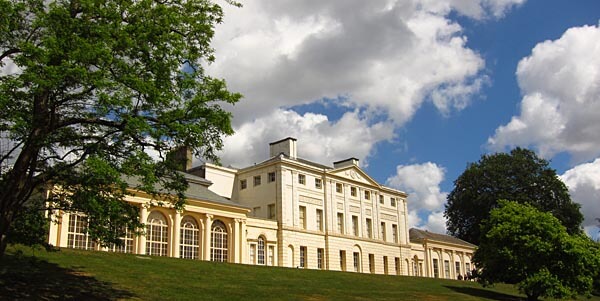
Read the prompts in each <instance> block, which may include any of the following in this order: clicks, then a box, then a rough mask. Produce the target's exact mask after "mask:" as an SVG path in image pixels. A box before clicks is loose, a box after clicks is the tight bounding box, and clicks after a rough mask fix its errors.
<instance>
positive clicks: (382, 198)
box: [379, 194, 385, 205]
mask: <svg viewBox="0 0 600 301" xmlns="http://www.w3.org/2000/svg"><path fill="white" fill-rule="evenodd" d="M379 204H381V205H383V204H385V201H384V197H383V195H381V194H380V195H379Z"/></svg>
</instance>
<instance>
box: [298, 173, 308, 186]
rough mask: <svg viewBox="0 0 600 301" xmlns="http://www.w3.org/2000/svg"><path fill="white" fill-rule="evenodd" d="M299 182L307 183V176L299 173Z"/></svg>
mask: <svg viewBox="0 0 600 301" xmlns="http://www.w3.org/2000/svg"><path fill="white" fill-rule="evenodd" d="M298 184H302V185H305V184H306V176H305V175H303V174H299V175H298Z"/></svg>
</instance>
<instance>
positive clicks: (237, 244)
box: [232, 218, 242, 263]
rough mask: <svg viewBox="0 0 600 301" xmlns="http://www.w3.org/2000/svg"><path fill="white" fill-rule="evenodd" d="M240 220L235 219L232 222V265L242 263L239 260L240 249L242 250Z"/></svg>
mask: <svg viewBox="0 0 600 301" xmlns="http://www.w3.org/2000/svg"><path fill="white" fill-rule="evenodd" d="M240 222H241V220H240V219H239V218H236V219H234V220H233V244H232V245H233V254H234V255H233V262H234V263H242V261H241V260H242V258H241V255H242V254H241V249H242V239H241V233H240V232H241V231H242V229H241V226H240Z"/></svg>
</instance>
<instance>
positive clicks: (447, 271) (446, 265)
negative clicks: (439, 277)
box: [444, 260, 450, 279]
mask: <svg viewBox="0 0 600 301" xmlns="http://www.w3.org/2000/svg"><path fill="white" fill-rule="evenodd" d="M444 275H445V276H446V279H450V261H448V260H444Z"/></svg>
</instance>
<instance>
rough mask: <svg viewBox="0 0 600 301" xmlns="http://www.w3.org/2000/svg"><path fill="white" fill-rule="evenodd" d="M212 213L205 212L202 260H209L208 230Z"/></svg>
mask: <svg viewBox="0 0 600 301" xmlns="http://www.w3.org/2000/svg"><path fill="white" fill-rule="evenodd" d="M212 218H213V215H212V214H206V217H205V218H204V260H206V261H210V237H211V235H210V230H211V226H212Z"/></svg>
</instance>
